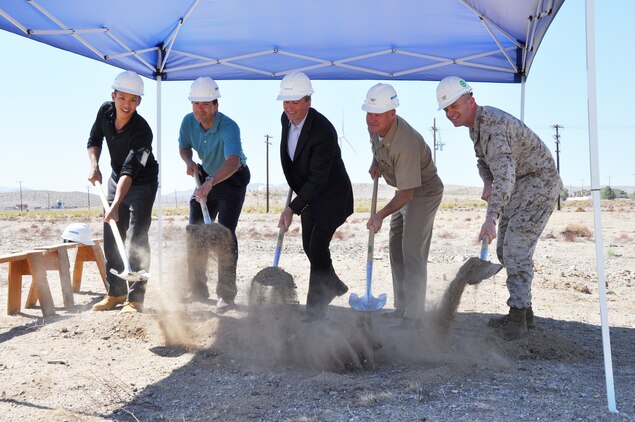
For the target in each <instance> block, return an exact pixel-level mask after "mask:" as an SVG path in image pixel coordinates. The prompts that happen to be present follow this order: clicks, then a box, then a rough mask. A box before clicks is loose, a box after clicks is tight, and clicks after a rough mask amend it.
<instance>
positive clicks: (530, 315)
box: [487, 306, 536, 330]
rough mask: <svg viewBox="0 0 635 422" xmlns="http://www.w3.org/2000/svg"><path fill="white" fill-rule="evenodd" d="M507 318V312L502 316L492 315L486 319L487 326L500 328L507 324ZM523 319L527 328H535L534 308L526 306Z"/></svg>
mask: <svg viewBox="0 0 635 422" xmlns="http://www.w3.org/2000/svg"><path fill="white" fill-rule="evenodd" d="M508 318H509V314H507V315H502V316H494V317H491V318H490V319H489V321H487V326H488V327H492V328H500V327H502V326H504V325H505V324H507V319H508ZM525 320H526V321H527V329H528V330H533V329H534V328H536V322H535V321H534V310H533V309H532V308H531V306H530V307H529V308H527V311H525Z"/></svg>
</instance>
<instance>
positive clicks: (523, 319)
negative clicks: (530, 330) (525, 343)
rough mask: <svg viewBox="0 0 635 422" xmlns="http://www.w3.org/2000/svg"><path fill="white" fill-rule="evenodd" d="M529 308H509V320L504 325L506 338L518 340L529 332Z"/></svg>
mask: <svg viewBox="0 0 635 422" xmlns="http://www.w3.org/2000/svg"><path fill="white" fill-rule="evenodd" d="M526 313H527V308H520V309H519V308H509V315H507V322H505V325H503V337H504V338H505V340H516V339H517V338H519V337H520V336H522V335H523V334H525V333H527V316H526Z"/></svg>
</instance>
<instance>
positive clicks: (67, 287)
mask: <svg viewBox="0 0 635 422" xmlns="http://www.w3.org/2000/svg"><path fill="white" fill-rule="evenodd" d="M76 246H77V245H76V244H75V243H60V244H57V245H51V246H41V247H37V248H35V250H36V251H44V255H43V257H42V265H43V267H44V270H45V271H59V275H60V286H61V287H62V298H63V300H64V307H65V308H67V309H68V308H71V307H73V306H74V305H75V300H74V299H73V285H72V284H71V271H70V267H71V264H70V260H69V259H68V249H70V248H75V247H76ZM38 299H39V295H38V286H37V284H35V283H33V284H31V288H30V289H29V294H28V296H27V298H26V304H25V305H24V306H25V307H27V308H31V307H33V306H35V304H36V303H37V301H38Z"/></svg>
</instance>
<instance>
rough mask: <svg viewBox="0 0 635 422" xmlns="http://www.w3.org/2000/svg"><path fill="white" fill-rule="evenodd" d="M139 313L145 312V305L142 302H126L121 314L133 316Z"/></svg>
mask: <svg viewBox="0 0 635 422" xmlns="http://www.w3.org/2000/svg"><path fill="white" fill-rule="evenodd" d="M137 312H143V303H141V302H126V303H124V304H123V308H121V311H119V313H121V314H132V313H137Z"/></svg>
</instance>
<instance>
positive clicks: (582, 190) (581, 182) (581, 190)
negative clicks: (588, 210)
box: [580, 179, 584, 196]
mask: <svg viewBox="0 0 635 422" xmlns="http://www.w3.org/2000/svg"><path fill="white" fill-rule="evenodd" d="M583 194H584V179H580V196H582V195H583Z"/></svg>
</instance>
